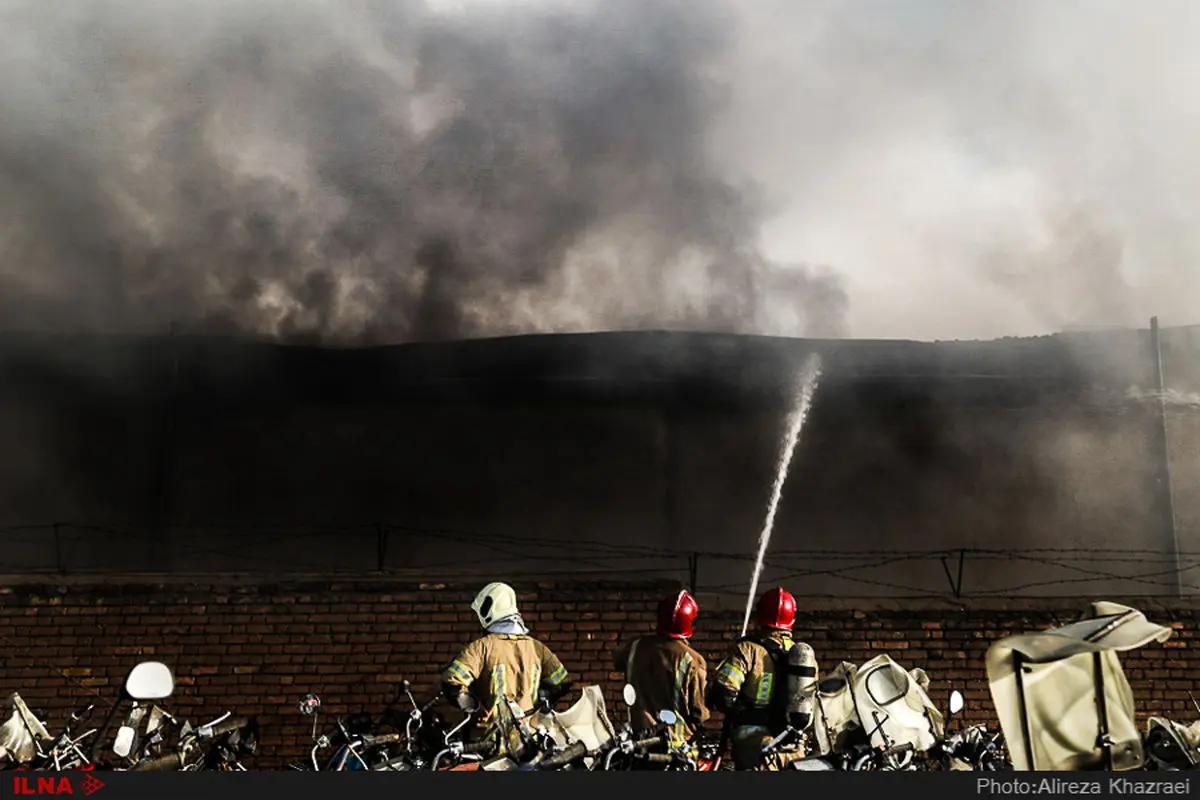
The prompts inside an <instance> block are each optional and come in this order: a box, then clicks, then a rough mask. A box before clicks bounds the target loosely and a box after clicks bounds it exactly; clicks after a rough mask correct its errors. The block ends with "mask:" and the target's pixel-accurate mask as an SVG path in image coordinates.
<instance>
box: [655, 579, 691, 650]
mask: <svg viewBox="0 0 1200 800" xmlns="http://www.w3.org/2000/svg"><path fill="white" fill-rule="evenodd" d="M699 612H700V606H699V605H698V604H697V603H696V598H694V597H692V595H691V594H690V593H689V592H687V591H681V592H679V594H675V595H672V596H670V597H664V598H663V600H662V602H661V603H659V604H658V632H659V633H660V634H661V635H664V636H670V637H671V638H672V639H690V638H692V626H693V625H695V624H696V614H698V613H699Z"/></svg>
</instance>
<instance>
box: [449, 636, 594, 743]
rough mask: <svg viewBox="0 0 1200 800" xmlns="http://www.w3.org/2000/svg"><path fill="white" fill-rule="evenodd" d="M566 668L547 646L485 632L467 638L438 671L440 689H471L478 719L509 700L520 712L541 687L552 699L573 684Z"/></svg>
mask: <svg viewBox="0 0 1200 800" xmlns="http://www.w3.org/2000/svg"><path fill="white" fill-rule="evenodd" d="M569 677H570V676H569V675H568V674H567V668H566V667H564V666H563V664H562V662H561V661H559V660H558V656H556V655H554V653H552V652H551V651H550V648H548V647H546V645H544V644H542V643H541V642H539V641H538V640H537V639H534V638H532V637H531V636H528V635H525V634H509V633H503V634H502V633H489V634H487V635H486V636H483V637H481V638H479V639H476V640H475V641H473V642H471V643H470V644H469V645H467V646H466V647H465V648H463V651H462V652H461V653H459V654H458V656H457V657H456V658H455V659H454V660H453V661H451V662H450V663H449V664H447V665H446V667H445V669H443V670H442V684H443V691H444V692H445V693H446V694H447V696H450V697H452V698H453V697H455V696H457V695H458V694H459V693H461V692H464V691H467V692H470V693H471V694H472V695H473V696H474V697H475V699H476V700H478V701H479V704H480V706H481V709H482V711H483V712H484V713H483V715H482V716H481V717H480V720H479V721H480V722H481V723H486V722H488V721H490V720H491V718H492V717H493V715H494V714H495V711H496V706H497V704H498V703H499V702H502V701H507V700H512V701H514V702H515V703H516V704H517V705H518V706H519V707H520V709H521V711H522V712H529V711H532V710H533V708H534V707H535V706H536V705H537V701H538V693H539V690H541V691H542V692H544V693H545V695H546V697H547V698H548V699H549V700H550V701H551V702H554V701H555V700H557V699H558V698H560V697H562V696H563V695H564V694H566V692H567V691H568V690H569V689H570V688H571V686H570V680H569Z"/></svg>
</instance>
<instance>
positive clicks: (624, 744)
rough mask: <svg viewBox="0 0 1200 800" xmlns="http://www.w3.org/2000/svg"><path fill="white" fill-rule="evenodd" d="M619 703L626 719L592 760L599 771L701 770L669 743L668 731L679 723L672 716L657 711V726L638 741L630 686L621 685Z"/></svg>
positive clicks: (682, 748) (633, 692) (685, 751)
mask: <svg viewBox="0 0 1200 800" xmlns="http://www.w3.org/2000/svg"><path fill="white" fill-rule="evenodd" d="M622 699H624V701H625V705H626V706H627V707H628V718H627V721H626V723H625V724H624V725H623V726H622V728H621V730H620V731H618V732H617V734H616V736H614V737H613V738H612V739H610V740H609V742H607V743H606V744H605V745H603V746H602V747H601V748H600V750H599V751H598V753H597V755H600V754H601V753H602V754H603V759H602V760H601V759H596V762H595V763H596V765H598V766H599V768H600V769H602V770H605V771H611V770H630V769H646V768H648V767H649V765H657V766H658V768H659V769H661V770H664V771H671V772H694V771H700V770H701V769H702V768H701V766H700V761H699V759H698V758H697V757H696V756H695V755H693V754H692V753H690V752H689V748H688V747H687V746H686V745H683V744H681V743H675V742H673V741H672V737H671V730H672V728H673V727H674V726H675V724H676V723H677V722H678V721H679V718H678V716H677V715H676V714H675V712H673V711H669V710H663V711H660V712H659V713H658V722H659V724H658V725H657V726H656V727H655V728H654V729H652V730H650V731H646V732H643V734H642V735H641V738H640V739H639V738H636V736H637V735H636V734H635V733H634V731H633V706H634V704H635V703H636V702H637V690H635V689H634V688H633V686H631V685H630V684H625V688H624V690H623V692H622ZM593 769H596V766H593ZM709 769H711V762H710V764H709ZM704 771H708V770H704Z"/></svg>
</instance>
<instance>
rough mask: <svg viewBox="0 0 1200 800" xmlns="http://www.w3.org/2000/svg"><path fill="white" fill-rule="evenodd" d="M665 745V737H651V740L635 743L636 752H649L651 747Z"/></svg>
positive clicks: (640, 740) (641, 740)
mask: <svg viewBox="0 0 1200 800" xmlns="http://www.w3.org/2000/svg"><path fill="white" fill-rule="evenodd" d="M662 743H663V737H661V736H651V737H650V738H649V739H639V740H638V741H636V742H634V743H633V747H634V749H635V750H649V749H650V748H651V747H658V746H659V745H661V744H662Z"/></svg>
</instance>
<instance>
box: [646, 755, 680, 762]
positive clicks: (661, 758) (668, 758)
mask: <svg viewBox="0 0 1200 800" xmlns="http://www.w3.org/2000/svg"><path fill="white" fill-rule="evenodd" d="M645 758H646V760H647V761H649V762H650V763H651V764H670V763H672V762H674V761H675V757H674V756H672V755H671V754H670V753H646V756H645Z"/></svg>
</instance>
